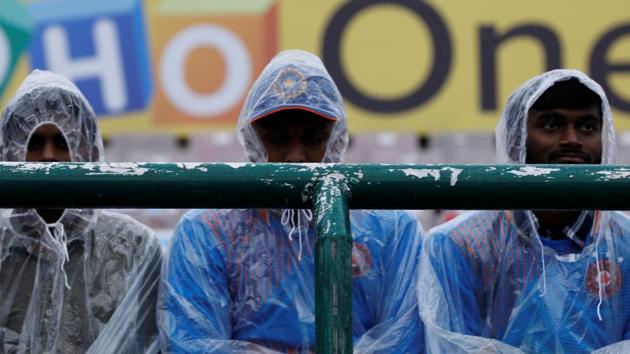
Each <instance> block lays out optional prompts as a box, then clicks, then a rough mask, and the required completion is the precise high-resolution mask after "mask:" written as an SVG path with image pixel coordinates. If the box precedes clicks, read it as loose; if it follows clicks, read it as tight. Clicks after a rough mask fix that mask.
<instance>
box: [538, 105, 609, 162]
mask: <svg viewBox="0 0 630 354" xmlns="http://www.w3.org/2000/svg"><path fill="white" fill-rule="evenodd" d="M601 158H602V115H601V113H600V110H599V107H597V106H591V107H589V108H585V109H564V108H554V109H548V110H541V111H538V110H534V109H531V110H530V111H529V113H528V119H527V158H526V163H531V164H554V163H557V164H599V163H601Z"/></svg>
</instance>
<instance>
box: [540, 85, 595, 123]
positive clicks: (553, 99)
mask: <svg viewBox="0 0 630 354" xmlns="http://www.w3.org/2000/svg"><path fill="white" fill-rule="evenodd" d="M590 107H597V108H599V112H600V115H601V114H602V98H601V97H600V96H599V95H598V94H597V93H595V92H593V90H591V89H589V88H588V87H586V86H585V85H584V84H583V83H581V82H580V80H578V79H576V78H571V79H569V80H563V81H558V82H556V83H555V84H553V86H551V87H550V88H548V89H547V91H545V93H543V94H542V95H541V96H540V97H539V98H538V99H537V100H536V102H534V104H533V105H532V107H531V109H534V110H537V111H544V110H548V109H556V108H566V109H585V108H590Z"/></svg>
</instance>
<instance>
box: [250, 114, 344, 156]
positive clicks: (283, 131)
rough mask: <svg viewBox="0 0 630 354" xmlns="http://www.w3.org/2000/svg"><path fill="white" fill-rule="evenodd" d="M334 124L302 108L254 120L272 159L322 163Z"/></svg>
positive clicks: (257, 131)
mask: <svg viewBox="0 0 630 354" xmlns="http://www.w3.org/2000/svg"><path fill="white" fill-rule="evenodd" d="M332 126H333V122H332V121H330V120H328V119H325V118H322V117H320V116H318V115H316V114H314V113H310V112H307V111H303V110H299V109H291V110H285V111H280V112H277V113H274V114H272V115H270V116H268V117H265V118H262V119H261V120H259V121H256V122H254V129H255V130H256V133H258V136H259V137H260V140H261V141H262V143H263V146H264V147H265V150H266V151H267V156H268V161H269V162H321V161H322V159H323V158H324V154H325V153H326V143H327V142H328V139H329V138H330V133H331V131H332Z"/></svg>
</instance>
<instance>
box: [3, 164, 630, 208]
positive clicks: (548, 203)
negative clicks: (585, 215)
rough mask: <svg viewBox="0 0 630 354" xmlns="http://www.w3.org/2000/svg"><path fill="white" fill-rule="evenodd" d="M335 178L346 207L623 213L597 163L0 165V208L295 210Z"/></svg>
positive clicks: (619, 171)
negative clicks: (343, 189)
mask: <svg viewBox="0 0 630 354" xmlns="http://www.w3.org/2000/svg"><path fill="white" fill-rule="evenodd" d="M331 175H333V176H334V175H338V176H343V177H344V178H345V179H346V181H347V184H348V188H349V206H350V208H353V209H435V208H440V209H535V208H547V209H584V208H595V209H624V208H625V209H630V168H629V167H626V166H601V165H527V166H525V165H372V164H363V165H362V164H357V165H352V164H329V165H324V164H271V163H263V164H233V163H209V164H192V163H86V164H80V163H8V162H4V163H0V191H1V194H0V207H4V208H6V207H57V208H67V207H93V208H105V207H107V208H115V207H118V208H258V207H266V208H305V207H310V202H309V201H310V198H311V194H312V190H313V188H314V187H315V186H316V185H317V183H318V182H319V181H321V180H322V179H323V178H324V177H325V176H331Z"/></svg>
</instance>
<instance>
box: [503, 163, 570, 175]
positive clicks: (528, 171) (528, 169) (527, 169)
mask: <svg viewBox="0 0 630 354" xmlns="http://www.w3.org/2000/svg"><path fill="white" fill-rule="evenodd" d="M554 171H560V170H559V169H557V168H540V167H534V166H523V167H521V168H519V169H518V170H512V171H508V173H511V174H513V175H517V176H519V177H525V176H544V175H548V174H550V173H552V172H554Z"/></svg>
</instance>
